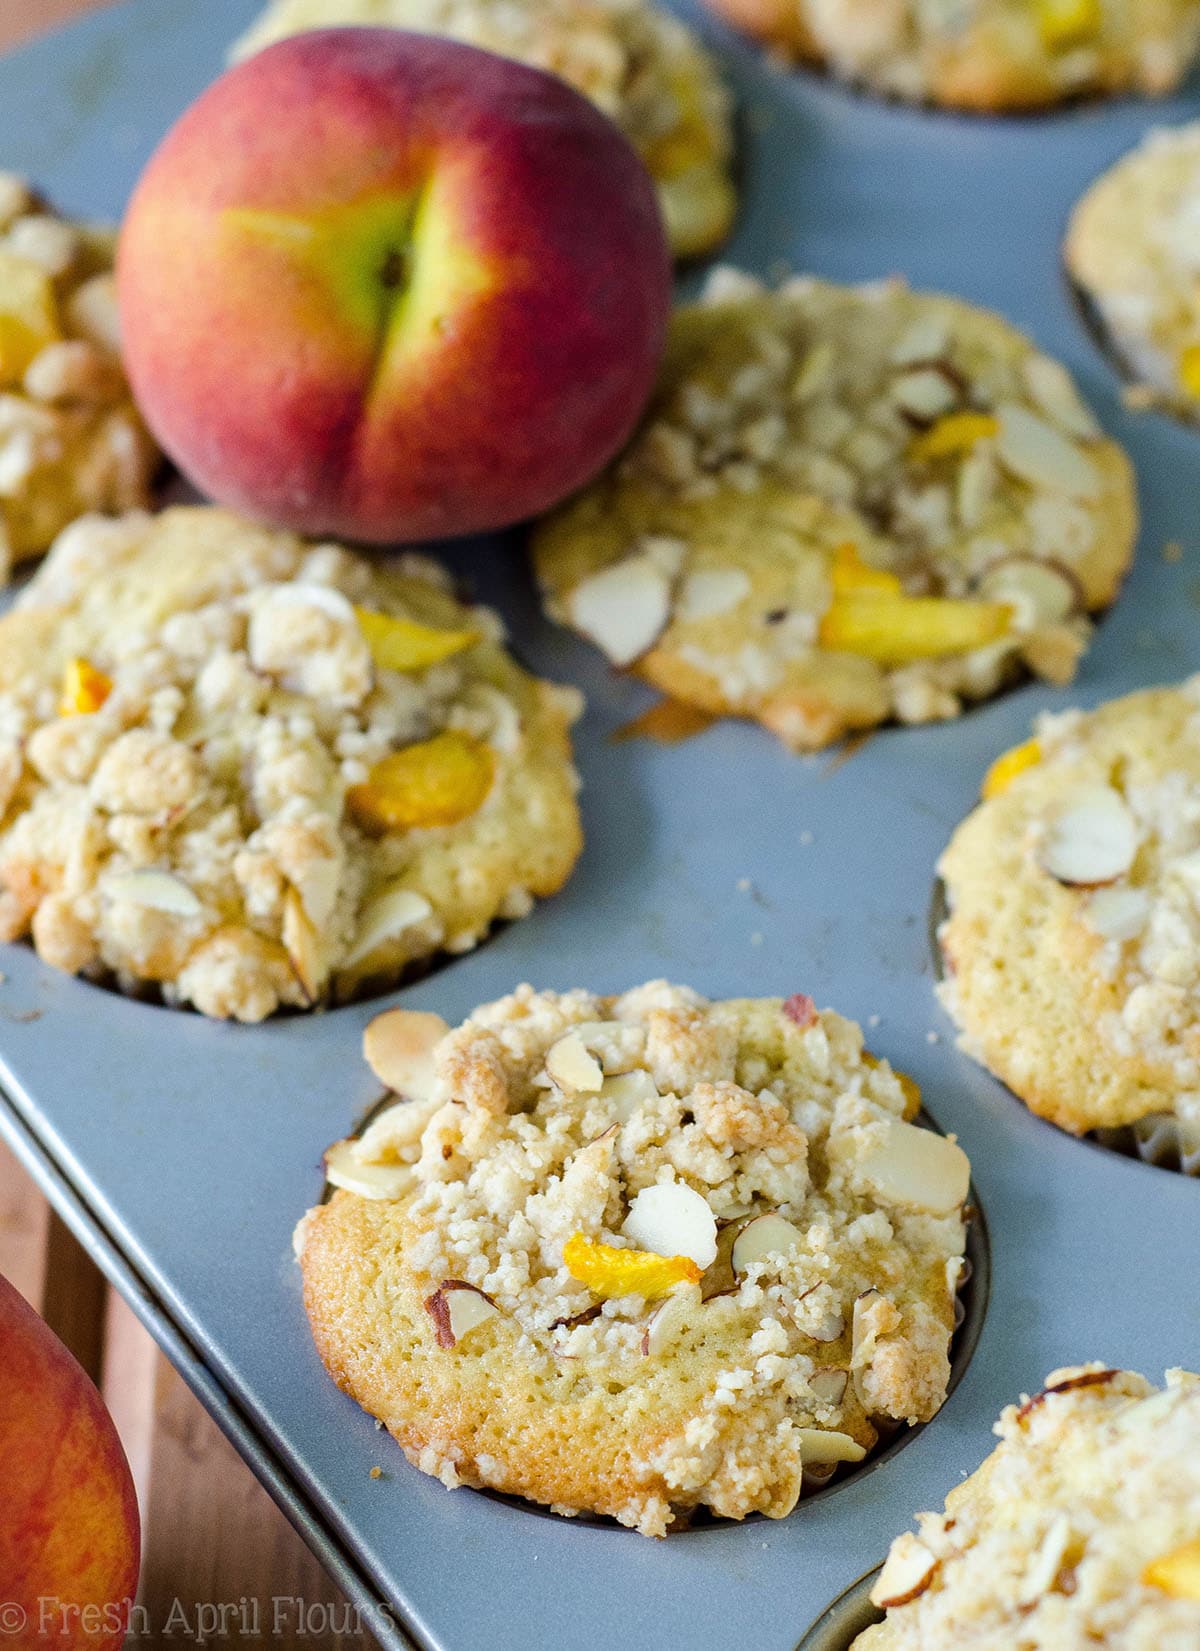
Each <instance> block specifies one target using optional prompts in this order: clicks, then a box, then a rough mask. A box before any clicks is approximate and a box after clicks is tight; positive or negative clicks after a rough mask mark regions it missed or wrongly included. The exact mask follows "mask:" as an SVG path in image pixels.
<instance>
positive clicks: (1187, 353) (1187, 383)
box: [1179, 344, 1200, 399]
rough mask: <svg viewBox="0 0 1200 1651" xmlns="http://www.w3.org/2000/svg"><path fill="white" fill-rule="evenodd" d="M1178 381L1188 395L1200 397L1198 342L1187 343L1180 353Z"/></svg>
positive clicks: (1199, 350)
mask: <svg viewBox="0 0 1200 1651" xmlns="http://www.w3.org/2000/svg"><path fill="white" fill-rule="evenodd" d="M1179 382H1180V385H1181V386H1182V387H1183V389H1185V390H1186V391H1187V393H1188V395H1190V396H1196V397H1197V398H1198V399H1200V344H1189V345H1188V347H1187V349H1186V350H1184V351H1183V353H1182V354H1181V355H1180V357H1179Z"/></svg>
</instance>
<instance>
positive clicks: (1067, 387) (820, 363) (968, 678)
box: [533, 271, 1136, 750]
mask: <svg viewBox="0 0 1200 1651" xmlns="http://www.w3.org/2000/svg"><path fill="white" fill-rule="evenodd" d="M1135 528H1136V498H1135V493H1134V484H1133V475H1132V470H1131V467H1130V465H1129V461H1128V460H1127V458H1126V457H1125V455H1124V453H1123V452H1122V451H1121V449H1120V448H1119V447H1117V446H1116V444H1115V443H1113V442H1111V441H1109V440H1107V439H1106V438H1105V437H1104V435H1103V433H1102V432H1101V430H1100V428H1099V426H1098V425H1097V424H1096V421H1095V419H1094V418H1093V416H1092V414H1091V413H1090V412H1089V411H1088V409H1087V408H1086V407H1085V406H1084V404H1083V402H1082V401H1081V400H1080V398H1079V395H1078V393H1077V392H1076V390H1075V387H1074V384H1073V383H1072V380H1071V378H1070V375H1069V374H1068V373H1067V372H1066V370H1065V369H1064V368H1063V367H1062V366H1060V365H1059V363H1057V362H1056V361H1053V360H1052V359H1051V358H1050V357H1049V356H1046V355H1043V354H1041V353H1040V352H1039V351H1038V350H1037V349H1036V348H1035V347H1034V345H1033V344H1032V343H1031V342H1030V341H1029V340H1028V339H1027V338H1025V337H1024V336H1023V335H1022V334H1021V333H1019V332H1017V331H1016V330H1015V329H1014V328H1012V327H1010V326H1009V325H1008V324H1007V323H1006V322H1004V321H1002V320H1001V319H1000V318H999V317H998V316H996V315H993V314H991V313H990V312H988V311H985V310H979V309H975V308H973V307H971V306H970V305H967V304H964V303H960V302H958V301H957V300H955V299H951V298H943V297H938V296H934V295H929V294H923V293H914V292H911V291H910V290H909V289H908V288H907V287H906V286H904V285H903V284H902V283H901V282H898V281H889V282H880V283H876V284H874V285H871V286H866V287H841V286H835V285H833V284H832V283H830V282H826V281H818V280H813V279H799V280H794V281H790V282H788V283H787V284H786V285H785V286H783V287H781V288H780V289H779V290H778V291H768V290H767V289H766V288H764V287H763V286H762V285H761V284H760V283H759V282H757V281H755V280H753V279H751V278H750V277H746V276H740V275H736V274H734V273H733V272H730V271H718V272H717V275H716V276H715V277H714V279H713V280H712V281H711V282H710V284H709V288H708V292H707V295H706V297H705V298H704V300H702V301H701V302H700V303H698V304H693V305H689V306H686V307H684V308H683V309H681V310H679V311H678V312H677V314H676V317H675V321H674V325H673V331H672V335H671V341H670V344H669V347H668V352H667V359H666V363H665V365H664V368H663V372H662V375H661V378H660V381H659V386H658V389H657V391H656V393H655V396H654V399H653V400H652V402H651V405H650V408H649V410H648V413H647V415H646V417H645V420H644V422H643V425H642V427H641V430H640V432H639V433H638V434H637V435H636V436H635V437H634V440H633V442H632V444H631V445H630V447H629V448H628V449H627V450H626V452H625V454H624V455H623V456H622V457H621V458H619V459H618V460H617V461H616V462H615V463H614V465H613V466H611V467H610V469H609V470H608V471H607V472H606V473H605V474H604V475H603V476H602V477H601V478H600V479H599V481H597V482H596V483H594V484H593V485H592V486H591V487H589V488H587V489H585V490H584V491H583V492H582V493H581V494H579V495H578V496H577V498H576V499H574V500H573V501H571V502H569V503H568V504H567V505H565V506H564V507H563V508H562V509H560V510H558V511H556V512H554V513H552V514H551V515H550V516H549V517H547V518H546V519H545V520H544V521H543V522H542V523H541V524H539V526H538V527H537V528H536V529H535V531H534V541H533V552H534V558H535V563H536V567H537V572H538V576H539V578H540V581H541V584H542V587H543V589H544V592H545V596H546V602H547V607H548V610H549V612H550V614H551V615H552V617H554V618H556V619H558V620H560V621H562V622H563V623H566V624H569V625H572V626H573V627H574V628H575V629H576V630H578V631H581V632H582V633H583V634H584V635H585V636H588V637H589V638H590V639H591V640H592V641H594V642H596V643H597V644H598V645H599V646H600V647H601V648H602V649H603V650H604V651H605V653H606V654H607V655H608V657H609V658H610V659H611V660H612V661H613V663H614V664H617V665H621V666H628V667H631V668H632V669H633V670H635V671H636V672H637V673H638V675H640V676H642V677H645V678H646V679H647V680H648V681H650V682H652V683H654V684H655V685H657V686H658V687H660V688H662V689H664V690H665V691H666V692H667V693H668V694H670V695H672V696H674V697H675V698H677V699H682V700H685V701H688V702H689V703H692V704H696V705H699V706H700V707H702V708H703V709H704V710H706V711H711V712H717V713H728V714H733V715H738V716H747V717H754V718H756V719H757V720H759V721H760V722H762V723H764V724H765V725H766V726H767V727H769V728H771V729H772V730H773V731H774V732H775V733H776V734H778V735H779V736H780V738H782V739H783V740H785V741H786V742H787V744H789V745H791V746H792V747H794V748H795V749H797V750H810V749H813V748H815V747H818V746H821V745H825V744H827V743H828V742H829V741H831V740H833V739H836V738H837V737H838V736H839V735H841V734H843V733H845V732H847V731H848V730H851V729H856V728H866V727H871V726H873V725H874V724H876V723H880V722H884V721H886V720H888V719H889V718H896V719H898V720H899V721H901V722H926V721H930V720H933V719H937V718H944V717H952V716H955V715H957V713H958V712H959V711H960V710H961V709H962V706H963V704H964V703H965V702H967V701H970V700H976V699H980V698H983V697H985V696H986V695H989V694H992V693H994V692H996V691H997V689H999V688H1000V687H1001V686H1003V685H1004V684H1005V683H1007V682H1008V681H1010V680H1011V679H1012V678H1013V677H1014V676H1015V675H1016V674H1018V673H1019V671H1020V669H1021V668H1023V667H1024V668H1028V669H1031V670H1033V671H1035V672H1037V673H1038V674H1039V675H1041V676H1043V677H1045V678H1047V679H1048V680H1050V681H1053V682H1066V681H1069V680H1070V679H1071V677H1072V676H1073V674H1074V671H1075V667H1076V664H1077V662H1078V659H1079V656H1080V654H1081V653H1082V651H1083V649H1084V647H1085V645H1086V642H1087V638H1088V635H1089V632H1090V625H1089V622H1088V618H1087V614H1088V612H1089V611H1091V610H1095V609H1098V608H1101V607H1103V606H1104V605H1105V604H1106V603H1108V602H1110V601H1112V599H1113V598H1114V596H1115V595H1116V593H1117V591H1118V589H1119V588H1120V584H1121V580H1122V577H1123V575H1124V573H1125V570H1126V568H1127V566H1128V564H1129V560H1130V556H1131V554H1132V550H1133V543H1134V537H1135Z"/></svg>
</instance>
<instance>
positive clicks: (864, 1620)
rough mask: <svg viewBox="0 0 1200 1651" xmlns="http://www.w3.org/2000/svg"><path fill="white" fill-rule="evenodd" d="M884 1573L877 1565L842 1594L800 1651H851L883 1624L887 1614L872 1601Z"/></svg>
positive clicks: (802, 1641)
mask: <svg viewBox="0 0 1200 1651" xmlns="http://www.w3.org/2000/svg"><path fill="white" fill-rule="evenodd" d="M881 1569H882V1567H881V1566H879V1565H877V1566H876V1567H875V1569H874V1570H873V1571H868V1572H867V1574H866V1576H863V1577H860V1578H859V1579H858V1581H857V1582H853V1583H851V1585H850V1587H849V1588H847V1589H846V1591H845V1592H844V1593H841V1594H839V1595H838V1597H837V1598H836V1599H835V1600H834V1602H833V1604H832V1605H831V1606H830V1607H829V1608H828V1610H826V1611H822V1613H821V1615H820V1616H819V1617H818V1618H817V1620H816V1622H814V1623H813V1625H812V1627H811V1628H810V1629H809V1631H808V1633H807V1634H805V1636H804V1638H803V1639H802V1640H801V1641H800V1643H799V1645H798V1646H797V1647H796V1651H850V1648H851V1646H852V1645H853V1644H854V1642H855V1640H856V1639H857V1638H858V1636H859V1635H860V1634H862V1633H865V1632H866V1630H867V1629H868V1628H872V1627H874V1625H875V1624H876V1623H877V1622H882V1621H883V1612H882V1611H878V1610H876V1608H875V1607H874V1606H873V1605H872V1604H871V1597H870V1596H871V1589H872V1588H873V1587H874V1585H875V1579H876V1577H877V1576H878V1575H879V1572H880V1570H881Z"/></svg>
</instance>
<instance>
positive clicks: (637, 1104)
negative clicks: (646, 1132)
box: [600, 1067, 659, 1124]
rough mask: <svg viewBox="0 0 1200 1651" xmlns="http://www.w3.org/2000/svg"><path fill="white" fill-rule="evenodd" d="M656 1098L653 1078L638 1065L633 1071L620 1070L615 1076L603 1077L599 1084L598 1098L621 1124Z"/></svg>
mask: <svg viewBox="0 0 1200 1651" xmlns="http://www.w3.org/2000/svg"><path fill="white" fill-rule="evenodd" d="M658 1098H659V1097H658V1089H657V1088H656V1087H655V1083H654V1079H653V1078H652V1077H651V1076H650V1074H649V1072H646V1071H643V1070H642V1069H641V1068H640V1067H639V1068H637V1069H636V1070H635V1071H633V1072H622V1073H621V1074H620V1075H619V1076H618V1077H615V1078H605V1080H604V1082H603V1084H602V1085H601V1086H600V1099H601V1100H602V1101H603V1102H604V1104H605V1106H606V1107H607V1108H608V1110H609V1111H610V1112H611V1113H612V1115H613V1116H614V1117H615V1118H616V1120H617V1122H618V1123H622V1124H624V1123H628V1121H629V1120H630V1118H632V1117H633V1115H634V1113H635V1112H637V1111H638V1110H639V1109H640V1108H641V1107H643V1106H649V1105H650V1104H651V1102H653V1101H656V1100H658Z"/></svg>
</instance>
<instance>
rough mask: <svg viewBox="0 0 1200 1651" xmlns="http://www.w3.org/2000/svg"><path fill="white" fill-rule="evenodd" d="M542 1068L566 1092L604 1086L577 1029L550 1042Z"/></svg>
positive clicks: (596, 1089)
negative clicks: (543, 1067) (556, 1040)
mask: <svg viewBox="0 0 1200 1651" xmlns="http://www.w3.org/2000/svg"><path fill="white" fill-rule="evenodd" d="M546 1071H547V1072H548V1073H549V1074H550V1076H551V1077H552V1078H553V1079H554V1081H555V1083H556V1084H557V1085H558V1087H559V1088H560V1089H565V1090H566V1091H567V1093H568V1094H572V1095H598V1094H599V1093H600V1091H601V1089H603V1087H604V1068H603V1067H602V1066H601V1065H600V1062H599V1061H598V1060H597V1059H596V1057H595V1055H593V1054H592V1052H591V1050H590V1049H589V1048H588V1046H587V1045H586V1044H585V1043H584V1041H583V1039H582V1038H581V1037H580V1035H579V1033H578V1032H568V1033H567V1035H566V1037H563V1038H559V1040H558V1042H557V1043H554V1044H551V1046H550V1049H549V1051H548V1053H547V1055H546ZM672 1253H674V1252H672Z"/></svg>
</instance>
